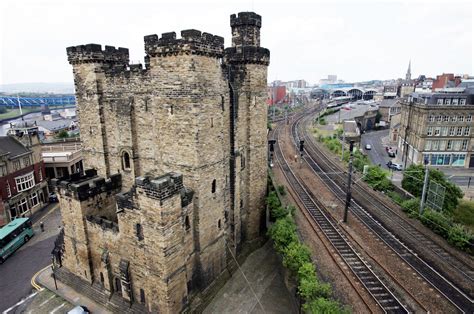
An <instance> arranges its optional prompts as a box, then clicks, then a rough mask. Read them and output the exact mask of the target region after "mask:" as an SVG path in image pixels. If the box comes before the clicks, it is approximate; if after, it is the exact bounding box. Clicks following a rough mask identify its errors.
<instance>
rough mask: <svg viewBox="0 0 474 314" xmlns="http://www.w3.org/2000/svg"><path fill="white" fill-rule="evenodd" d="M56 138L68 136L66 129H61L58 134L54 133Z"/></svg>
mask: <svg viewBox="0 0 474 314" xmlns="http://www.w3.org/2000/svg"><path fill="white" fill-rule="evenodd" d="M56 137H57V138H68V137H69V133H68V132H67V131H66V130H61V131H59V133H58V135H56Z"/></svg>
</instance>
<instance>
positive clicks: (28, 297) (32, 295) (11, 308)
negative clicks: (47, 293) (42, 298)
mask: <svg viewBox="0 0 474 314" xmlns="http://www.w3.org/2000/svg"><path fill="white" fill-rule="evenodd" d="M38 292H39V291H36V292H35V293H32V294H30V295H29V296H27V297H26V298H24V299H23V300H21V301H20V302H18V303H17V304H15V305H13V306H11V307H9V308H8V309H6V310H5V311H3V314H6V313H8V312H10V311H11V310H13V309H14V308H16V307H17V306H19V305H21V304H23V303H25V302H26V301H27V300H29V299H31V298H32V297H34V296H35V295H37V294H38Z"/></svg>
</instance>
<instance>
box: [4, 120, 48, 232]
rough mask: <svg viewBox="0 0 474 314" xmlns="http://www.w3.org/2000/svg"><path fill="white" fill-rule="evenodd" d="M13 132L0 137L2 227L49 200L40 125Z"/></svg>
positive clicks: (13, 130)
mask: <svg viewBox="0 0 474 314" xmlns="http://www.w3.org/2000/svg"><path fill="white" fill-rule="evenodd" d="M9 134H10V135H8V136H0V202H1V203H2V205H0V227H1V226H3V225H5V224H7V223H8V222H10V221H11V220H12V219H14V218H16V217H25V216H29V215H31V214H32V213H34V212H35V211H36V210H37V209H40V208H41V207H42V206H43V205H44V204H45V203H47V201H48V187H47V183H46V180H45V178H46V177H45V172H44V163H43V161H42V159H41V148H40V142H39V138H38V128H37V127H36V128H35V127H33V128H27V129H12V130H10V132H9Z"/></svg>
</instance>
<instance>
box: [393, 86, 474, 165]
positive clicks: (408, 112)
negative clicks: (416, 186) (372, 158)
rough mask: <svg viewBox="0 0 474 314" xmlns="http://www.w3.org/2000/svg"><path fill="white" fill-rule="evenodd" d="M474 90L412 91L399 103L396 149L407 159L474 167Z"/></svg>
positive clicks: (410, 161) (409, 161) (418, 162)
mask: <svg viewBox="0 0 474 314" xmlns="http://www.w3.org/2000/svg"><path fill="white" fill-rule="evenodd" d="M473 116H474V90H473V89H466V90H465V91H464V92H455V93H434V94H413V95H412V96H410V97H409V99H408V101H405V102H403V103H402V111H401V126H400V134H399V136H398V151H399V152H402V156H403V157H402V158H403V160H404V161H405V160H407V162H408V163H412V162H414V163H416V164H422V163H423V160H424V159H425V158H426V159H428V162H429V164H430V165H432V166H437V167H438V166H452V167H465V168H468V167H469V168H472V167H474V155H473V142H472V130H473V127H474V123H473Z"/></svg>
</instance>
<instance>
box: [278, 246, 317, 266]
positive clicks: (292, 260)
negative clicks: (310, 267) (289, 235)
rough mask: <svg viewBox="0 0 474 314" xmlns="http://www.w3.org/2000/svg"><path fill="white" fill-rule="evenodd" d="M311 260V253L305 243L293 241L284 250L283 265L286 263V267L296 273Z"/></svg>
mask: <svg viewBox="0 0 474 314" xmlns="http://www.w3.org/2000/svg"><path fill="white" fill-rule="evenodd" d="M310 262H311V255H310V253H309V249H308V247H307V246H306V245H304V244H301V243H299V242H291V243H290V244H289V245H288V246H287V247H286V248H285V249H284V250H283V265H285V267H286V268H288V269H289V270H291V271H292V272H293V273H295V274H296V273H297V272H298V269H300V267H301V266H302V265H303V264H304V263H310Z"/></svg>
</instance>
